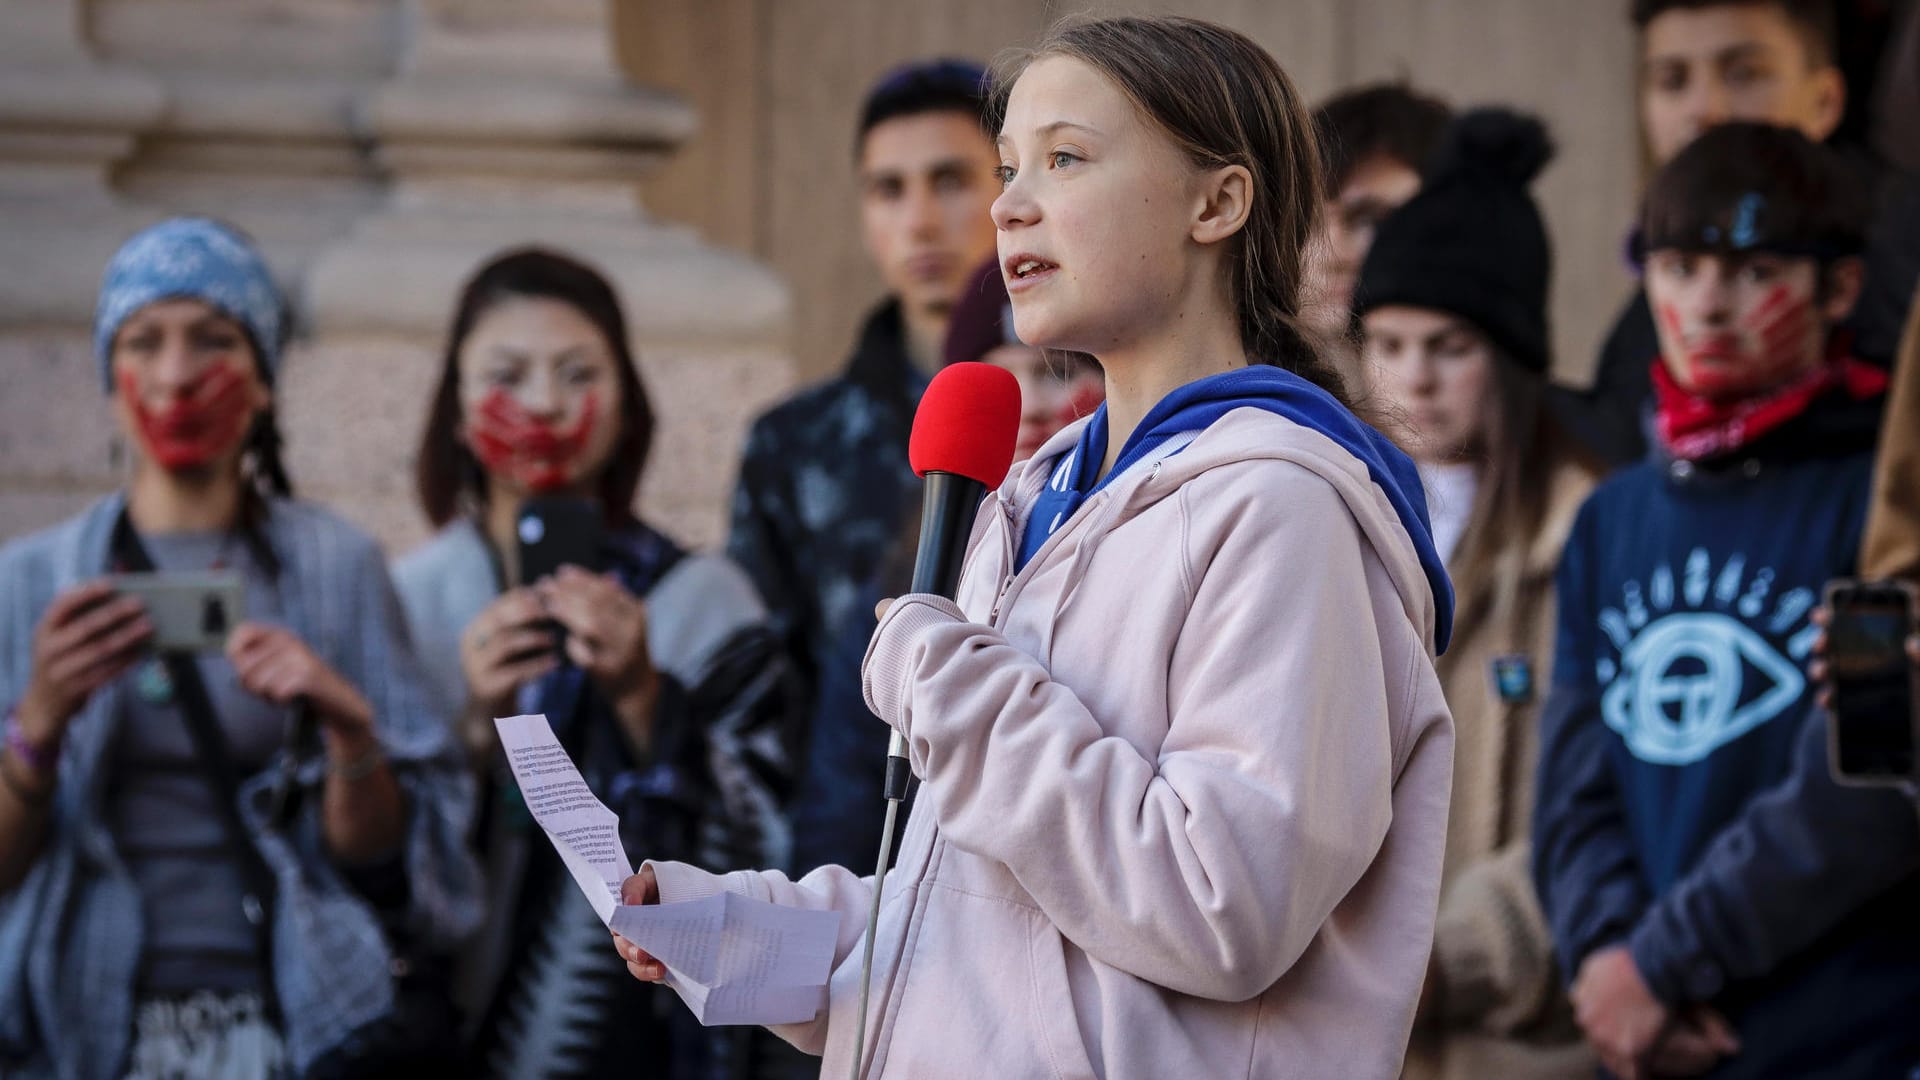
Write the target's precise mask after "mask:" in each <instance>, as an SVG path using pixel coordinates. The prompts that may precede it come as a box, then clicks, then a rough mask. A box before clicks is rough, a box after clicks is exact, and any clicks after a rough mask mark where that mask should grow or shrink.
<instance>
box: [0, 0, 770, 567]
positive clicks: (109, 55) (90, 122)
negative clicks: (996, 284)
mask: <svg viewBox="0 0 1920 1080" xmlns="http://www.w3.org/2000/svg"><path fill="white" fill-rule="evenodd" d="M612 2H613V0H4V2H0V384H3V385H4V392H3V393H0V536H6V535H16V534H18V533H20V532H23V531H25V530H27V529H30V528H34V527H38V526H40V525H43V524H46V523H49V522H51V521H54V520H57V519H58V518H60V517H62V516H64V515H66V514H68V513H70V512H72V511H73V510H75V509H77V508H78V507H79V506H81V505H84V503H85V502H87V501H88V500H90V499H92V498H93V497H95V496H96V495H98V494H99V493H100V492H103V491H106V490H109V489H110V488H112V487H113V486H115V484H116V483H118V480H119V477H120V475H121V470H122V468H123V467H124V466H123V465H122V464H121V460H120V459H121V458H123V457H124V454H123V453H122V452H121V449H120V448H117V447H116V446H115V436H114V432H113V425H112V420H111V416H110V413H109V411H108V406H107V404H106V402H105V401H104V399H103V397H102V394H101V391H100V387H99V380H98V377H97V374H96V371H95V365H94V360H93V358H92V356H91V355H90V354H89V345H88V337H87V327H88V323H89V320H90V318H91V314H92V306H93V301H94V296H95V293H96V290H97V287H98V282H99V278H100V273H101V271H102V269H103V268H104V267H105V265H106V261H107V259H108V258H109V256H110V255H111V254H112V252H113V250H114V249H115V248H116V247H117V246H118V244H119V243H120V242H121V241H122V240H123V239H124V238H125V237H126V236H127V235H128V234H130V233H132V232H133V231H134V230H136V229H138V228H140V227H142V226H144V225H146V224H148V223H150V222H152V221H155V220H158V219H160V218H162V217H164V216H167V215H169V214H174V213H207V214H213V215H216V216H219V217H221V218H224V219H226V220H229V221H232V222H234V223H236V224H238V225H240V226H241V227H243V228H245V229H246V230H248V231H249V232H250V233H252V234H253V235H254V236H255V237H256V238H257V239H258V240H259V242H260V243H261V246H262V247H263V249H264V250H265V251H266V253H267V254H268V257H269V259H270V261H271V262H272V263H273V264H274V269H275V272H276V275H277V276H278V277H279V279H280V280H281V282H282V284H283V285H284V286H285V287H286V288H287V289H288V291H289V293H290V295H291V296H292V298H293V299H294V302H295V305H296V307H297V322H298V326H299V328H300V329H299V335H298V338H297V340H296V344H295V347H294V348H293V350H292V352H291V354H290V355H289V357H288V360H287V362H286V365H285V368H284V370H283V373H282V378H281V382H280V386H279V398H280V404H279V408H280V412H281V415H282V425H283V428H284V431H285V435H286V438H287V444H288V455H287V456H288V465H289V470H290V472H291V473H292V475H293V477H294V481H295V484H296V487H297V488H298V489H299V490H300V491H301V493H302V494H304V495H306V496H308V497H311V498H315V499H318V500H321V501H324V502H326V503H328V504H330V505H332V506H334V507H336V508H337V509H339V510H341V511H342V512H344V513H345V514H347V515H348V516H349V517H350V518H352V519H354V520H356V521H357V522H359V523H360V524H362V525H364V526H365V527H367V528H369V529H371V530H372V531H373V532H375V533H376V535H378V536H379V537H380V538H381V539H382V541H383V542H385V543H386V544H387V545H388V546H389V547H390V548H391V549H394V550H399V549H402V548H404V547H406V546H408V545H410V544H411V543H413V542H416V541H417V540H418V539H420V538H421V537H422V536H424V534H425V530H426V523H425V521H424V519H423V518H422V517H421V515H420V514H419V512H418V511H417V510H416V509H415V503H414V497H413V491H412V483H411V477H412V471H411V466H412V461H413V456H414V444H415V441H416V440H417V439H418V438H419V432H420V429H421V426H422V424H423V422H424V420H425V417H426V411H427V403H428V399H429V396H430V394H431V391H432V387H433V384H434V380H435V379H436V378H437V375H438V371H439V365H440V362H441V356H442V350H443V347H444V343H443V340H442V335H443V332H444V329H445V326H446V323H447V321H448V320H449V318H450V317H451V306H452V303H453V300H454V298H455V295H456V293H457V290H458V287H459V284H460V282H461V281H462V280H463V279H464V278H465V277H466V275H467V274H469V273H470V272H471V271H472V270H473V269H474V268H475V267H476V266H477V265H478V264H479V263H480V262H481V261H482V260H484V259H485V258H486V257H487V256H489V255H490V254H492V253H493V252H495V251H498V250H500V249H502V248H505V247H509V246H513V245H518V244H526V243H538V244H546V245H553V246H557V247H560V248H563V249H566V250H569V251H572V252H575V253H577V254H579V255H581V256H582V257H584V258H585V259H587V260H588V261H590V262H592V263H594V264H595V265H597V266H598V267H600V268H601V269H602V270H604V271H605V272H606V273H607V274H608V275H609V277H611V278H612V279H613V281H614V282H615V283H616V285H617V286H618V288H619V290H620V292H621V295H622V296H623V298H624V300H625V301H626V304H627V307H628V316H629V320H630V322H631V324H632V327H633V334H634V338H635V340H634V345H635V347H636V349H637V351H638V353H639V356H640V362H641V366H642V369H643V376H644V378H645V381H646V384H647V386H648V389H649V392H650V394H651V395H652V397H653V398H654V402H655V408H656V411H657V413H658V414H659V417H660V422H659V428H658V437H657V442H656V444H655V450H654V455H653V458H652V464H651V466H650V469H649V472H648V476H647V479H646V482H645V484H644V485H643V489H642V494H641V500H640V501H641V506H642V508H643V511H644V512H645V513H646V514H647V515H648V516H649V517H650V518H651V519H653V520H656V521H658V522H660V523H662V524H663V525H664V526H666V527H667V528H668V529H669V530H670V531H672V532H674V533H675V534H677V535H679V536H681V537H682V538H684V539H685V540H687V541H689V542H692V543H695V544H699V545H703V546H708V545H712V544H713V543H715V542H717V540H718V539H719V537H720V535H721V530H722V527H723V514H722V505H723V500H724V494H725V492H726V490H727V487H728V485H729V484H730V482H731V479H732V475H733V472H734V468H735V463H736V460H737V454H738V448H739V445H740V440H741V437H742V435H743V433H744V430H745V426H746V424H747V422H748V421H749V420H750V419H751V417H752V415H753V414H754V413H756V412H757V411H759V410H760V409H762V408H764V407H765V406H766V405H767V404H768V403H769V402H770V401H772V400H773V399H775V398H777V397H779V396H780V395H781V394H783V393H784V392H785V391H786V390H787V389H789V388H790V386H791V385H792V381H793V378H794V371H793V363H792V361H791V359H790V355H789V352H788V336H789V335H788V322H789V317H790V313H789V299H788V293H787V290H786V288H785V286H784V285H783V284H782V283H781V282H780V280H779V279H778V278H776V277H775V276H774V275H773V274H772V273H771V272H769V271H768V270H767V269H766V268H765V267H763V266H761V265H760V264H758V263H756V262H755V261H753V260H752V259H751V258H749V257H747V256H744V255H741V254H738V253H733V252H728V251H724V250H722V249H720V248H718V247H715V246H714V245H713V244H711V243H709V242H708V241H707V240H705V239H704V238H702V237H701V236H700V235H698V234H697V233H696V232H694V231H693V230H692V229H690V228H688V227H685V226H679V225H674V224H672V223H670V222H667V221H663V220H661V219H659V218H658V217H656V216H654V215H652V214H650V213H649V212H648V211H647V209H646V207H645V206H644V205H643V203H642V200H641V190H642V188H641V185H642V183H643V182H644V180H645V178H646V177H647V175H648V174H649V173H650V172H652V171H653V170H655V169H656V168H657V167H658V166H659V165H660V164H661V163H662V162H664V161H665V160H667V159H668V158H669V157H670V156H672V155H673V154H674V153H675V151H676V150H677V149H678V148H679V147H680V146H681V145H683V144H684V143H685V142H686V141H687V140H688V139H689V138H690V137H692V136H693V134H694V133H695V131H696V130H697V127H698V120H697V117H696V116H695V114H694V112H693V110H692V109H691V108H690V107H689V106H688V105H687V104H686V103H685V102H684V101H683V100H681V99H679V98H677V97H675V96H674V95H672V94H670V93H667V92H664V91H662V90H659V89H656V88H649V87H646V86H642V85H636V84H635V83H634V82H633V81H632V80H630V79H629V78H628V77H627V76H626V75H625V74H624V73H623V72H621V71H620V70H619V69H618V68H617V66H616V64H615V62H614V50H613V43H612V36H611V30H610V28H611V26H612V25H613V11H612V9H611V7H610V4H611V3H612Z"/></svg>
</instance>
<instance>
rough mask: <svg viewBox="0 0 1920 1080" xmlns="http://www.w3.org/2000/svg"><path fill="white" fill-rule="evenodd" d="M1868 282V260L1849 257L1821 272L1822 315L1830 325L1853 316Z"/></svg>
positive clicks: (1837, 261)
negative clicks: (1862, 290) (1855, 306)
mask: <svg viewBox="0 0 1920 1080" xmlns="http://www.w3.org/2000/svg"><path fill="white" fill-rule="evenodd" d="M1866 282H1867V264H1866V260H1864V259H1861V258H1859V257H1857V256H1849V257H1848V258H1845V259H1838V260H1836V261H1835V262H1833V263H1832V264H1831V265H1829V266H1828V267H1827V268H1826V269H1824V270H1822V271H1821V272H1820V314H1821V315H1822V316H1824V317H1825V318H1826V320H1827V322H1829V323H1837V322H1840V321H1842V320H1844V319H1845V318H1846V317H1847V316H1849V315H1851V314H1853V307H1854V305H1855V304H1858V303H1859V302H1860V291H1861V289H1863V288H1864V287H1865V286H1866Z"/></svg>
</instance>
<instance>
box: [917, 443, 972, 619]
mask: <svg viewBox="0 0 1920 1080" xmlns="http://www.w3.org/2000/svg"><path fill="white" fill-rule="evenodd" d="M986 497H987V485H985V484H983V483H981V482H980V481H978V480H974V479H971V478H969V477H965V476H961V475H960V474H959V473H948V472H930V473H928V474H927V479H926V488H925V490H924V493H923V494H922V496H921V500H920V546H919V548H918V549H917V550H915V552H914V555H913V587H912V591H914V592H917V593H932V594H933V595H935V596H944V597H946V598H947V599H949V600H951V599H953V594H954V593H955V592H956V591H957V590H958V589H959V587H960V564H961V563H962V562H963V561H965V559H966V557H967V538H968V537H969V536H971V535H972V534H973V519H974V517H975V516H976V515H978V514H979V512H980V502H981V500H982V499H985V498H986Z"/></svg>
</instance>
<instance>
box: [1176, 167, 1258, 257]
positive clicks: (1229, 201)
mask: <svg viewBox="0 0 1920 1080" xmlns="http://www.w3.org/2000/svg"><path fill="white" fill-rule="evenodd" d="M1252 213H1253V174H1252V173H1250V172H1248V171H1247V167H1246V166H1244V165H1225V166H1222V167H1220V168H1218V169H1212V170H1209V171H1207V172H1205V173H1202V174H1201V175H1200V192H1199V198H1198V202H1197V206H1196V208H1195V212H1194V217H1193V228H1192V230H1191V231H1190V233H1189V235H1191V236H1192V237H1193V239H1194V242H1195V243H1200V244H1217V243H1219V242H1220V241H1222V240H1226V239H1229V238H1231V237H1232V236H1234V235H1235V234H1237V233H1239V232H1240V230H1241V229H1244V228H1246V225H1247V217H1248V216H1249V215H1250V214H1252Z"/></svg>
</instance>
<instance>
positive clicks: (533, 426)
mask: <svg viewBox="0 0 1920 1080" xmlns="http://www.w3.org/2000/svg"><path fill="white" fill-rule="evenodd" d="M598 413H599V397H598V395H597V394H595V393H591V392H589V393H588V394H587V399H586V401H585V402H584V403H583V404H582V406H581V408H580V418H579V419H578V420H576V421H574V423H573V426H572V427H571V428H567V429H559V428H555V427H554V426H553V425H552V424H549V423H547V422H545V421H543V420H540V419H538V418H537V417H535V416H534V415H533V414H532V413H530V412H528V411H527V410H526V409H525V408H522V407H521V405H520V403H519V402H517V401H515V400H514V399H513V397H512V396H511V395H509V394H508V393H507V392H506V391H505V390H503V389H498V388H496V389H495V390H493V391H492V392H490V393H488V394H487V396H486V398H485V399H483V400H482V401H481V402H480V407H479V409H478V410H476V415H475V418H474V419H475V423H474V424H473V426H472V430H471V432H470V434H469V435H468V441H469V442H470V443H471V445H472V447H473V452H474V456H476V457H478V458H479V459H480V463H481V464H482V465H484V466H486V469H487V471H488V472H490V473H495V474H499V475H504V476H510V477H512V478H513V479H514V480H516V481H518V482H519V483H520V484H522V485H524V486H525V487H526V488H527V490H529V491H532V492H535V493H544V492H550V491H557V490H559V489H561V488H564V487H566V486H567V485H568V483H569V482H571V481H572V479H573V475H572V474H573V471H574V467H575V465H576V463H577V462H578V459H579V458H580V455H581V453H582V452H584V451H585V450H586V447H587V441H588V439H589V438H590V437H591V436H592V434H593V428H594V424H595V423H596V422H597V417H598Z"/></svg>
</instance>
